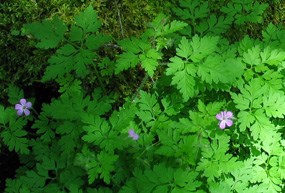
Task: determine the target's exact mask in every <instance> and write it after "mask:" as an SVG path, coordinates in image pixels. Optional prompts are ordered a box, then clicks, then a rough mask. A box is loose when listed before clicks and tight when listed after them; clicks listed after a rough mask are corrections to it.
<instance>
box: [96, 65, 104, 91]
mask: <svg viewBox="0 0 285 193" xmlns="http://www.w3.org/2000/svg"><path fill="white" fill-rule="evenodd" d="M94 69H95V74H96V76H97V78H98V81H99V84H100V86H101V88H102V90H103V92H104V93H105V94H106V89H105V88H104V84H103V81H102V79H101V76H100V74H99V72H98V70H97V67H96V65H95V67H94Z"/></svg>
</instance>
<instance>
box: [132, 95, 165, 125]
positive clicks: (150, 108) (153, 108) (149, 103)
mask: <svg viewBox="0 0 285 193" xmlns="http://www.w3.org/2000/svg"><path fill="white" fill-rule="evenodd" d="M137 103H138V105H139V108H138V111H137V112H136V115H137V116H138V117H139V118H140V119H141V120H142V121H143V122H145V123H146V124H147V126H148V127H150V126H153V125H154V123H155V121H156V118H157V117H158V115H159V114H160V113H161V109H160V106H159V104H158V101H157V98H156V96H155V95H151V94H148V93H146V92H144V91H140V99H139V100H138V102H137Z"/></svg>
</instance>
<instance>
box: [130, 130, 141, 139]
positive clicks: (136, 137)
mask: <svg viewBox="0 0 285 193" xmlns="http://www.w3.org/2000/svg"><path fill="white" fill-rule="evenodd" d="M129 137H131V138H133V140H135V141H136V140H138V139H139V135H138V134H136V133H135V131H134V130H133V129H130V130H129Z"/></svg>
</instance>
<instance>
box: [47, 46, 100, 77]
mask: <svg viewBox="0 0 285 193" xmlns="http://www.w3.org/2000/svg"><path fill="white" fill-rule="evenodd" d="M95 57H96V54H95V53H93V52H92V51H91V50H86V49H80V50H77V49H75V48H74V47H73V46H72V45H70V44H66V45H64V46H63V47H61V48H60V49H58V50H57V54H56V55H53V56H52V57H51V58H50V59H49V60H48V62H49V64H50V65H49V66H48V67H47V68H46V71H45V74H44V76H43V78H42V81H48V80H52V79H57V78H62V77H63V76H64V75H65V74H68V73H70V72H71V71H72V70H74V71H75V72H76V74H77V76H78V77H82V76H86V75H87V73H88V70H87V65H90V64H93V59H94V58H95Z"/></svg>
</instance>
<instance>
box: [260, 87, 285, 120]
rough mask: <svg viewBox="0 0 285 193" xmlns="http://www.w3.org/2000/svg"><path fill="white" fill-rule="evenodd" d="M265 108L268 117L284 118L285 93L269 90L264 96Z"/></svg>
mask: <svg viewBox="0 0 285 193" xmlns="http://www.w3.org/2000/svg"><path fill="white" fill-rule="evenodd" d="M263 108H264V110H265V114H266V115H267V116H268V117H275V118H277V117H278V118H283V117H284V115H285V96H284V93H277V92H269V93H268V94H267V95H265V96H264V97H263Z"/></svg>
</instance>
